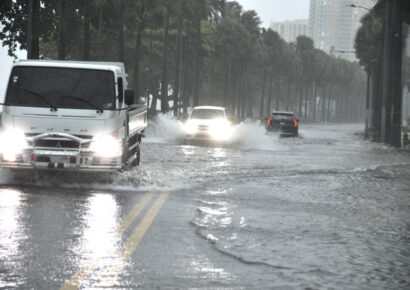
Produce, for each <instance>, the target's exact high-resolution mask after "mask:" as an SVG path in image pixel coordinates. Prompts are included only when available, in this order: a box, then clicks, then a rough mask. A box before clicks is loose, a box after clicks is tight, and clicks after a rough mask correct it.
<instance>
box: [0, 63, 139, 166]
mask: <svg viewBox="0 0 410 290" xmlns="http://www.w3.org/2000/svg"><path fill="white" fill-rule="evenodd" d="M146 126H147V107H146V105H135V104H134V91H133V90H130V89H127V81H126V73H125V69H124V65H123V64H122V63H111V62H77V61H41V60H22V61H17V62H15V63H14V65H13V68H12V70H11V74H10V79H9V83H8V88H7V91H6V95H5V99H4V104H3V114H2V128H1V130H0V167H1V168H10V169H15V170H16V169H33V170H35V169H45V170H73V171H91V172H104V171H108V172H110V171H116V170H122V169H124V168H129V167H131V166H135V165H138V164H139V162H140V143H141V137H142V135H143V132H144V129H145V128H146Z"/></svg>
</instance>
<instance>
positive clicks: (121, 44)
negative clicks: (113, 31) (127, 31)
mask: <svg viewBox="0 0 410 290" xmlns="http://www.w3.org/2000/svg"><path fill="white" fill-rule="evenodd" d="M119 1H120V3H119V4H120V11H119V12H120V13H119V14H120V15H119V25H118V28H119V31H118V32H119V40H118V42H119V43H118V45H119V47H118V50H119V52H118V59H119V61H120V62H124V1H123V0H119Z"/></svg>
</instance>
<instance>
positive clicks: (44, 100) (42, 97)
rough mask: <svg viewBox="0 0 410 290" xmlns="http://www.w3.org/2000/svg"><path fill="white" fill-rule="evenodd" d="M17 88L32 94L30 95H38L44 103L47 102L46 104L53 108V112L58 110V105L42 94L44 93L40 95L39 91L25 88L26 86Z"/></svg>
mask: <svg viewBox="0 0 410 290" xmlns="http://www.w3.org/2000/svg"><path fill="white" fill-rule="evenodd" d="M16 88H17V89H19V90H22V91H23V92H26V93H28V94H30V95H33V96H36V97H38V98H40V99H41V100H42V101H43V102H44V103H46V104H47V105H48V106H49V107H50V110H51V111H52V112H57V107H56V106H54V105H53V104H52V103H51V102H50V101H49V100H47V99H46V98H45V97H44V96H42V95H40V94H38V93H36V92H33V91H30V90H27V89H24V88H19V87H16Z"/></svg>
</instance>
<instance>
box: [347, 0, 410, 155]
mask: <svg viewBox="0 0 410 290" xmlns="http://www.w3.org/2000/svg"><path fill="white" fill-rule="evenodd" d="M408 25H410V1H408V0H380V1H379V2H378V3H377V5H376V6H374V8H373V9H371V10H370V11H369V12H368V13H367V14H366V15H365V16H364V17H363V18H362V20H361V27H360V28H359V30H358V32H357V35H356V40H355V48H356V55H357V57H358V59H359V60H360V64H361V65H363V67H364V69H365V72H366V74H367V94H366V135H367V136H368V137H370V138H372V139H373V140H375V141H378V142H384V143H386V144H390V145H393V146H396V147H400V146H401V127H402V123H403V122H402V121H403V120H402V94H403V89H405V88H406V85H407V82H410V69H409V68H410V58H409V57H408V56H407V57H406V55H405V53H404V51H405V44H406V39H407V35H408V31H409V30H408ZM408 88H410V83H409V84H408Z"/></svg>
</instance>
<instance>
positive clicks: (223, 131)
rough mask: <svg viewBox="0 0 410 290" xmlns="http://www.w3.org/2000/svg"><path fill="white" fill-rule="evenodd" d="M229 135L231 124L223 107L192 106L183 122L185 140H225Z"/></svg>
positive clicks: (191, 141) (221, 141)
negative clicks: (185, 120)
mask: <svg viewBox="0 0 410 290" xmlns="http://www.w3.org/2000/svg"><path fill="white" fill-rule="evenodd" d="M230 137H231V124H230V122H229V120H228V119H227V117H226V114H225V108H223V107H215V106H199V107H195V108H193V110H192V112H191V114H190V115H189V118H188V120H187V122H186V123H185V142H186V143H193V142H217V143H224V142H227V141H228V140H229V139H230Z"/></svg>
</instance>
